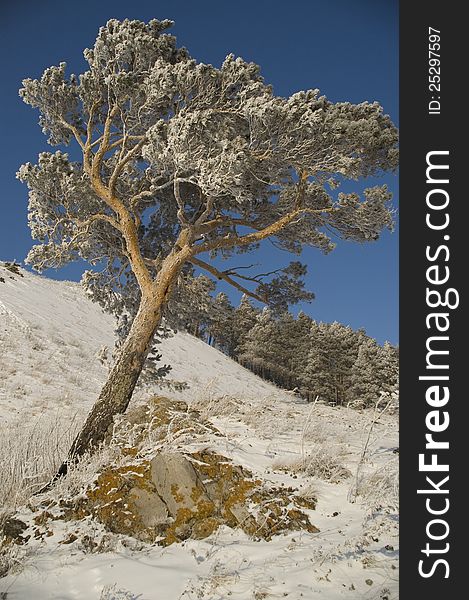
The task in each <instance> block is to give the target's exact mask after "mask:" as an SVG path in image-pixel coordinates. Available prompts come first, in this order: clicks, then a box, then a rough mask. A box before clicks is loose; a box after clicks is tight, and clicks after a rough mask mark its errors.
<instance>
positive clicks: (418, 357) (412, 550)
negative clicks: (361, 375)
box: [399, 0, 469, 600]
mask: <svg viewBox="0 0 469 600" xmlns="http://www.w3.org/2000/svg"><path fill="white" fill-rule="evenodd" d="M463 7H464V3H461V4H459V3H456V2H442V1H435V0H427V1H426V2H423V3H419V2H410V1H407V2H404V1H402V2H401V3H400V128H401V138H400V139H401V163H400V165H401V166H400V186H399V187H400V193H399V196H400V276H401V286H400V290H401V292H400V294H401V295H400V344H401V345H400V373H401V375H400V377H401V382H400V399H401V402H400V406H401V417H400V420H401V441H400V457H401V522H400V538H401V539H400V541H401V543H400V546H401V561H400V597H401V598H402V599H404V600H405V599H412V600H413V599H415V598H419V597H420V594H421V597H422V598H424V599H425V600H433V599H435V600H436V599H438V600H442V599H443V600H446V599H448V600H449V599H450V598H451V599H452V598H459V597H463V596H464V595H466V594H467V591H464V589H465V587H466V586H465V581H464V575H465V574H464V570H463V564H464V563H465V561H466V552H465V546H467V544H465V530H466V529H467V517H466V510H465V508H466V500H465V494H464V492H463V485H464V484H465V483H466V481H467V480H469V477H468V476H467V475H466V468H465V466H464V461H465V458H466V453H467V450H466V448H465V440H466V438H469V428H468V427H467V426H466V421H465V419H464V413H463V410H464V408H465V404H467V403H469V400H468V399H467V395H468V392H467V387H468V386H467V384H466V385H464V384H465V383H466V382H465V381H464V379H465V378H464V379H463V377H464V373H465V371H468V370H469V360H466V355H467V354H468V353H467V350H466V349H465V344H464V342H465V337H466V335H467V334H468V333H469V327H468V326H467V323H466V322H465V319H464V307H465V292H464V288H465V287H466V282H465V278H467V272H468V271H469V269H468V265H469V252H468V249H467V246H466V244H465V243H464V242H465V240H466V238H468V237H469V232H468V233H466V231H465V215H466V214H467V211H466V205H468V204H469V198H467V192H466V193H464V192H463V191H462V185H461V184H462V181H463V178H465V177H466V176H469V162H468V161H465V163H467V164H463V159H464V157H465V155H466V154H467V155H469V153H468V152H467V151H466V152H463V150H462V144H463V141H464V138H465V130H466V129H467V124H466V114H467V110H468V108H467V107H468V106H469V105H468V103H467V102H466V99H465V97H464V96H465V92H464V88H465V87H466V88H467V82H465V78H466V72H467V69H466V68H465V64H464V56H468V51H467V49H466V47H465V46H466V44H467V41H466V40H467V33H466V35H464V33H463V27H464V28H467V24H466V23H465V20H464V18H463V15H462V8H463ZM429 27H433V28H435V29H438V30H440V31H441V50H440V54H441V93H440V96H441V98H440V100H441V114H439V115H430V114H429V113H428V102H429V100H431V97H430V96H431V95H432V94H431V93H430V92H429V89H428V85H429V82H428V77H429V73H428V67H429V65H428V58H429V57H428V50H429V49H428V43H429V41H428V28H429ZM459 55H460V56H459ZM458 59H459V62H458ZM432 150H449V165H450V169H449V179H450V183H449V185H446V186H445V188H446V190H447V191H448V192H449V194H450V205H449V208H448V211H449V214H450V224H449V227H448V230H445V231H444V234H449V235H450V240H449V241H446V242H444V241H442V238H443V232H437V231H431V230H430V229H429V228H428V227H427V225H426V222H425V218H426V213H427V207H426V194H427V192H428V189H429V188H428V184H427V183H426V175H425V171H426V167H427V164H426V155H427V153H428V152H430V151H432ZM458 190H459V191H458ZM440 243H446V244H447V245H448V247H449V249H450V258H449V261H448V262H447V263H445V262H443V261H441V263H440V264H442V265H445V264H446V265H448V266H449V268H450V280H449V283H448V284H447V287H448V286H449V287H453V288H456V289H457V290H458V292H459V295H460V304H459V307H458V308H456V309H454V310H448V312H449V313H450V314H449V318H450V322H451V325H450V328H449V331H448V333H447V334H446V335H449V337H450V341H449V346H447V348H448V347H449V350H450V353H449V358H448V357H445V359H447V360H446V362H449V367H450V368H449V371H448V373H449V376H450V381H449V388H450V400H449V402H448V405H447V406H446V408H445V410H447V411H448V412H449V416H450V426H449V428H448V430H447V431H446V432H444V433H442V434H440V436H441V437H440V439H441V440H443V439H447V440H449V442H450V447H449V450H445V451H442V452H441V453H440V455H441V458H440V462H441V461H443V458H444V459H447V461H448V462H449V466H450V470H449V473H448V474H449V475H450V478H449V482H448V486H449V495H448V498H449V500H450V509H449V511H448V513H447V514H446V515H444V518H445V519H446V520H447V521H448V524H449V526H450V532H449V535H448V538H447V539H446V540H445V542H449V544H450V547H449V551H448V553H447V554H445V555H438V556H437V555H434V556H435V558H438V557H442V558H445V559H446V560H447V561H448V563H449V567H450V571H449V577H448V578H447V579H446V578H445V577H444V575H445V569H444V568H443V567H441V566H440V567H439V568H437V569H436V571H435V573H434V575H433V576H431V577H429V578H426V579H425V578H423V577H421V576H420V575H419V573H418V564H419V560H421V559H422V558H424V559H425V555H423V554H422V553H421V549H422V548H424V547H425V544H426V542H427V541H428V540H427V536H426V532H425V528H426V525H427V523H428V521H429V520H430V519H432V517H431V516H430V515H429V514H428V512H427V511H426V508H425V497H424V496H422V495H419V494H417V489H419V488H425V487H426V488H428V487H429V486H428V485H426V482H425V476H426V475H430V474H429V473H419V469H418V455H419V454H420V453H422V452H423V451H424V449H425V448H424V447H425V433H426V432H427V428H426V425H425V416H426V414H427V413H428V411H429V410H432V409H431V408H430V407H429V406H428V404H427V403H426V401H425V391H426V388H427V387H428V385H429V384H428V382H424V381H419V379H418V378H419V376H420V375H423V374H425V367H426V347H425V343H426V340H427V338H428V336H429V335H432V334H431V333H430V332H429V330H428V329H427V327H426V323H425V318H426V315H427V313H428V312H432V310H431V309H429V308H428V307H427V305H426V287H427V285H428V283H427V281H426V269H427V268H428V266H429V263H428V261H427V258H426V256H425V251H426V247H427V245H430V246H431V247H432V248H435V247H437V246H438V245H439V244H440ZM438 310H444V309H438ZM441 335H445V334H441ZM439 374H442V373H439ZM442 410H443V409H442ZM466 430H467V431H466ZM445 462H446V461H445ZM442 475H443V474H442V473H436V474H435V480H438V478H439V479H441V476H442ZM433 518H435V517H433ZM434 544H435V547H437V543H436V542H435V543H434ZM440 544H441V545H443V542H441V543H440ZM426 560H427V563H426V565H427V567H428V565H429V564H430V563H429V562H428V559H426ZM457 589H458V590H461V591H458V593H456V592H457ZM444 594H446V595H444ZM448 594H449V595H448Z"/></svg>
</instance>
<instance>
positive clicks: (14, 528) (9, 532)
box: [2, 518, 28, 540]
mask: <svg viewBox="0 0 469 600" xmlns="http://www.w3.org/2000/svg"><path fill="white" fill-rule="evenodd" d="M27 528H28V526H27V525H26V523H24V522H23V521H20V520H19V519H14V518H10V519H7V520H6V521H5V522H4V523H3V527H2V529H3V534H4V535H5V537H7V538H11V539H13V540H14V539H18V538H21V536H22V533H23V531H25V530H26V529H27Z"/></svg>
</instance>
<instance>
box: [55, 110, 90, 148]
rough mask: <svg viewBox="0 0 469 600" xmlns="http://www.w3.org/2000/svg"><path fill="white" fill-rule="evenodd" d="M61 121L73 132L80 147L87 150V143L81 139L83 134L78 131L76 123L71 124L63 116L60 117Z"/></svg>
mask: <svg viewBox="0 0 469 600" xmlns="http://www.w3.org/2000/svg"><path fill="white" fill-rule="evenodd" d="M60 122H61V123H62V125H63V126H64V127H66V128H67V129H69V130H70V131H71V132H72V133H73V137H74V138H75V139H76V141H77V142H78V144H79V146H80V148H81V149H82V150H83V151H84V150H85V143H84V142H83V140H82V139H81V135H80V132H79V131H78V129H77V128H76V127H75V126H74V125H70V123H67V121H66V120H65V119H63V118H60Z"/></svg>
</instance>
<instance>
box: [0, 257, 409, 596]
mask: <svg viewBox="0 0 469 600" xmlns="http://www.w3.org/2000/svg"><path fill="white" fill-rule="evenodd" d="M112 331H113V320H112V318H111V317H109V316H108V315H106V314H104V313H103V312H102V311H101V310H100V308H99V307H98V306H96V305H94V304H92V303H91V302H90V301H89V300H88V299H87V298H85V297H84V295H83V293H82V291H81V288H80V287H79V286H78V285H77V284H75V283H69V282H56V281H51V280H49V279H46V278H43V277H38V276H35V275H32V274H30V273H28V272H26V271H24V270H20V272H19V273H12V272H10V271H9V270H7V269H5V268H4V267H1V266H0V347H1V354H0V378H1V379H0V429H1V430H2V431H0V434H2V432H3V433H5V432H8V431H9V430H10V431H12V430H15V428H16V427H18V425H21V427H22V428H27V427H28V426H29V427H34V426H35V424H36V423H38V422H39V421H42V422H43V421H44V420H48V419H49V420H53V419H57V418H59V419H60V420H63V421H64V422H65V421H67V420H69V419H70V418H71V417H72V416H74V415H76V419H77V421H78V422H79V421H80V420H81V419H83V418H84V417H85V415H86V413H87V411H88V410H89V408H90V407H91V405H92V403H93V402H94V400H95V398H96V396H97V394H98V392H99V390H100V387H101V385H102V383H103V382H104V380H105V377H106V374H107V367H106V366H105V365H102V364H101V362H100V361H99V359H98V358H97V356H96V355H97V354H98V353H99V351H100V349H101V348H102V347H103V346H108V347H110V348H112V345H113V333H112ZM160 350H161V353H162V355H163V362H165V363H169V364H171V366H172V367H173V370H172V372H171V374H170V377H171V378H172V379H174V380H179V381H185V382H187V384H188V385H189V388H188V389H187V390H183V391H181V392H170V391H167V390H158V389H154V390H150V389H148V388H142V389H140V390H139V391H138V393H137V394H136V397H135V399H134V400H133V402H134V403H137V404H138V403H139V402H141V401H144V400H145V399H146V398H148V396H149V395H150V394H151V393H158V394H164V395H166V396H176V397H178V398H182V399H184V400H185V401H186V402H187V403H188V404H190V405H192V406H194V407H197V408H198V410H200V411H201V412H202V413H203V414H204V416H205V417H207V418H209V419H210V420H211V422H212V423H213V424H214V426H215V427H216V428H217V429H218V432H220V433H221V435H220V434H217V435H213V436H212V437H210V435H209V434H207V435H208V437H207V438H206V440H205V441H204V444H205V445H207V446H208V447H209V448H210V449H213V450H215V451H218V452H220V453H221V454H223V455H224V456H227V457H229V458H230V459H232V460H233V461H235V462H236V463H238V464H240V465H243V466H245V467H247V468H248V469H250V470H251V471H252V472H253V473H254V475H255V476H256V477H259V478H262V479H264V480H266V481H268V482H271V483H272V484H275V485H276V486H282V487H286V488H288V487H289V486H292V487H295V488H297V489H300V490H303V491H304V492H305V493H306V491H307V492H308V493H309V494H310V495H314V496H315V497H316V498H317V506H316V510H314V511H310V514H309V517H310V520H311V522H312V523H313V524H314V525H315V526H316V527H317V528H319V530H320V531H319V533H308V532H306V531H301V532H296V531H294V532H289V533H287V534H282V535H277V536H274V538H273V539H272V540H271V541H256V540H253V539H250V538H249V537H247V535H246V534H245V533H244V532H242V531H239V530H232V529H229V528H228V527H226V526H223V527H221V528H220V529H219V530H218V531H216V532H215V533H214V534H212V535H210V536H209V537H207V538H205V539H203V540H195V539H189V540H186V541H185V542H183V543H178V544H172V545H171V546H168V547H166V548H163V547H160V546H149V545H147V546H145V547H144V548H143V549H141V550H140V551H136V550H135V549H131V548H129V547H128V545H127V546H126V544H125V543H120V541H119V539H118V538H116V539H117V541H116V543H115V545H114V546H113V547H112V551H111V550H110V551H108V552H105V553H100V554H97V553H92V552H89V553H86V552H84V551H83V549H82V547H80V546H78V545H77V544H78V542H79V540H78V539H77V535H75V534H77V533H78V529H80V528H81V531H84V530H85V529H86V532H87V534H89V535H91V536H99V535H100V530H99V527H98V526H97V525H96V524H93V523H92V522H89V521H86V522H85V521H84V522H81V523H80V524H77V522H63V521H58V522H56V524H55V526H54V531H53V535H51V536H50V537H47V538H44V539H38V540H30V542H29V543H28V544H25V545H24V546H20V547H18V551H17V552H18V555H17V560H18V563H19V564H21V568H17V569H16V570H15V569H13V570H12V571H11V573H10V574H8V575H7V576H6V577H3V578H0V592H1V593H0V595H1V596H2V598H6V599H7V600H28V599H30V598H34V599H35V600H52V599H54V600H81V599H83V600H95V599H96V600H100V599H102V600H136V599H137V598H138V599H139V600H160V599H164V600H179V599H180V600H196V599H197V600H203V599H205V600H222V599H223V600H228V599H229V598H237V599H239V600H260V599H264V598H265V599H269V598H272V599H274V598H284V597H286V598H289V599H291V600H296V599H298V600H299V599H300V598H301V599H304V600H307V599H310V598H311V599H312V598H316V597H318V598H324V599H325V600H338V599H342V598H348V599H350V600H358V599H362V598H363V599H366V600H368V599H379V600H395V599H396V598H397V597H398V595H397V594H398V592H397V573H398V571H397V566H398V563H397V546H398V539H397V535H398V533H397V528H398V515H397V507H396V501H397V490H396V489H395V487H394V486H395V475H396V472H397V471H396V468H397V455H396V454H395V453H394V450H395V448H396V446H397V445H398V441H397V436H398V431H397V417H396V416H393V415H389V414H383V415H380V416H378V415H377V414H376V413H373V411H362V412H358V411H353V410H350V409H346V408H332V407H329V406H324V405H322V404H319V403H318V404H307V403H304V402H302V401H300V400H298V399H296V398H295V397H294V396H292V395H290V394H288V393H286V392H284V391H282V390H279V389H278V388H275V387H274V386H272V385H270V384H268V383H267V382H264V381H262V380H261V379H259V378H258V377H256V376H255V375H253V374H252V373H250V372H249V371H247V370H245V369H244V368H242V367H241V366H240V365H238V364H236V363H235V362H233V361H231V360H230V359H229V358H227V357H226V356H225V355H223V354H222V353H220V352H218V351H217V350H215V349H213V348H211V347H209V346H207V345H206V344H204V343H203V342H202V341H200V340H198V339H196V338H194V337H192V336H190V335H188V334H184V333H178V334H176V335H175V336H174V337H171V338H169V339H167V340H164V341H163V342H162V344H161V347H160ZM190 443H191V442H190V440H189V442H188V444H189V445H190ZM194 443H195V442H194ZM21 511H22V512H21ZM27 512H28V511H27V509H26V508H24V509H21V510H20V512H19V517H20V518H24V520H25V521H26V520H27V519H28V518H29V517H28V515H27ZM72 534H73V535H72ZM78 537H79V536H78ZM73 538H75V539H76V540H77V541H75V542H74V541H73ZM69 540H72V542H71V543H69ZM124 541H125V540H124Z"/></svg>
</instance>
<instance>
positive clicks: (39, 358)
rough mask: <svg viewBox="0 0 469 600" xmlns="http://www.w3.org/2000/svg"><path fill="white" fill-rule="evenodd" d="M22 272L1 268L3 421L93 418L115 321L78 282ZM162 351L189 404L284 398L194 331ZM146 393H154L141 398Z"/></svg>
mask: <svg viewBox="0 0 469 600" xmlns="http://www.w3.org/2000/svg"><path fill="white" fill-rule="evenodd" d="M20 273H21V274H20V275H19V274H15V273H12V272H11V271H8V270H7V269H6V268H5V267H2V266H1V265H0V277H2V278H3V279H4V282H3V283H2V282H0V323H1V326H0V346H1V348H2V353H1V358H0V361H1V362H0V378H1V387H0V419H1V422H3V423H4V422H8V421H10V420H12V419H17V418H18V417H20V416H21V418H22V419H23V418H24V413H25V411H27V413H28V414H29V415H30V416H35V415H39V414H43V413H44V412H49V411H55V412H57V411H59V412H60V413H61V414H62V413H64V412H65V413H66V414H68V413H73V414H75V413H79V414H81V413H84V414H86V412H87V411H88V410H89V408H90V407H91V405H92V403H93V402H94V400H95V399H96V397H97V394H98V392H99V390H100V389H101V386H102V385H103V383H104V381H105V379H106V375H107V368H106V366H105V365H103V364H101V362H100V361H99V360H98V356H97V355H98V353H99V352H100V350H101V349H102V348H103V347H104V346H106V347H108V348H110V349H111V350H112V348H113V345H114V335H113V328H114V320H113V317H111V316H110V315H108V314H106V313H104V312H103V311H102V310H101V309H100V308H99V306H97V305H95V304H93V303H92V302H90V301H89V300H88V299H87V298H86V296H85V295H84V293H83V290H82V288H81V286H80V285H79V284H77V283H72V282H67V281H53V280H51V279H46V278H44V277H39V276H37V275H33V274H31V273H29V272H27V271H25V270H23V269H21V270H20ZM158 349H159V351H160V352H161V354H162V359H161V361H162V364H163V363H165V364H170V365H171V367H172V371H171V373H170V375H169V378H170V379H172V380H175V381H183V382H187V383H188V385H189V388H188V389H187V390H185V391H184V392H183V393H179V394H177V393H176V394H173V395H176V396H180V397H184V399H186V400H188V399H189V400H192V399H197V398H198V397H199V396H201V395H205V394H207V393H210V394H212V395H214V396H219V395H224V394H229V395H236V396H241V397H242V398H246V399H259V398H264V397H271V396H272V394H275V395H278V394H280V395H282V396H284V394H283V393H282V392H281V391H279V390H278V389H277V388H274V387H273V386H272V385H270V384H269V383H267V382H264V381H263V380H262V379H260V378H259V377H257V376H256V375H254V374H252V373H251V372H250V371H248V370H247V369H244V368H243V367H241V366H240V365H238V364H237V363H235V362H233V361H232V360H230V359H229V358H228V357H227V356H225V355H224V354H223V353H221V352H219V351H218V350H216V349H214V348H212V347H210V346H208V345H207V344H205V343H204V342H202V341H201V340H199V339H197V338H195V337H193V336H191V335H189V334H187V333H183V332H179V333H177V334H176V335H174V336H172V337H170V338H167V339H165V340H163V341H162V343H161V345H160V346H159V347H158ZM109 354H110V353H109ZM165 393H166V392H165ZM142 394H147V395H148V391H147V390H145V391H143V390H142V391H140V392H138V393H137V394H136V398H139V397H141V396H142ZM1 422H0V423H1Z"/></svg>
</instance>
